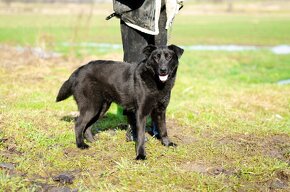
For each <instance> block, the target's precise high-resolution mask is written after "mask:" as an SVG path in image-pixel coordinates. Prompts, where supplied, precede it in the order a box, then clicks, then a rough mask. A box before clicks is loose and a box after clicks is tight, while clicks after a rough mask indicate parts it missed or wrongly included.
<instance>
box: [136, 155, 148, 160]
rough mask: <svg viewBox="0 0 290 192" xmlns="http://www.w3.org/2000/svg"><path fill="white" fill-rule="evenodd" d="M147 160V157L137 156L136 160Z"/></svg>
mask: <svg viewBox="0 0 290 192" xmlns="http://www.w3.org/2000/svg"><path fill="white" fill-rule="evenodd" d="M145 159H146V155H141V154H139V155H137V157H136V160H145Z"/></svg>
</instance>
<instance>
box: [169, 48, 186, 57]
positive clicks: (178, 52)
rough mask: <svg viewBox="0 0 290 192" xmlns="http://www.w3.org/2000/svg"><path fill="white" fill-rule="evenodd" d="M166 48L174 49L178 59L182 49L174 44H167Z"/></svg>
mask: <svg viewBox="0 0 290 192" xmlns="http://www.w3.org/2000/svg"><path fill="white" fill-rule="evenodd" d="M168 49H170V50H172V51H174V53H175V54H176V55H177V57H178V59H179V58H180V57H181V55H182V54H183V51H184V50H183V49H181V48H180V47H178V46H176V45H169V46H168Z"/></svg>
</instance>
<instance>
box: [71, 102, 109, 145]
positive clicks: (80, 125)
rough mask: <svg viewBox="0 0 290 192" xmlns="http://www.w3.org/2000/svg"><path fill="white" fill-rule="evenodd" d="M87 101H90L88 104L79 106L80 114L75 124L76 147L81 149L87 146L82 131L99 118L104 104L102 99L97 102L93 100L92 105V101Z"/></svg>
mask: <svg viewBox="0 0 290 192" xmlns="http://www.w3.org/2000/svg"><path fill="white" fill-rule="evenodd" d="M87 103H90V105H89V106H88V105H85V106H82V107H81V108H80V116H79V118H78V120H77V122H76V126H75V134H76V144H77V147H78V148H81V149H86V148H88V147H89V146H88V145H87V144H86V143H85V142H84V135H85V134H84V133H85V132H86V130H87V129H88V128H89V127H90V126H91V125H92V124H93V123H95V122H96V121H97V120H98V119H99V116H100V113H101V112H102V107H103V104H104V103H103V102H102V101H99V102H97V100H95V101H94V105H92V102H87Z"/></svg>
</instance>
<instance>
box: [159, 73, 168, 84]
mask: <svg viewBox="0 0 290 192" xmlns="http://www.w3.org/2000/svg"><path fill="white" fill-rule="evenodd" d="M159 79H160V81H162V82H165V81H166V80H167V79H168V75H159Z"/></svg>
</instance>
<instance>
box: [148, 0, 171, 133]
mask: <svg viewBox="0 0 290 192" xmlns="http://www.w3.org/2000/svg"><path fill="white" fill-rule="evenodd" d="M165 10H166V9H165V4H164V1H162V7H161V13H160V17H159V21H158V27H159V34H158V35H156V36H154V45H157V46H165V45H167V30H166V29H165V26H166V20H167V16H166V11H165ZM148 133H149V134H150V135H152V136H153V137H156V138H157V139H159V138H160V131H159V127H158V124H157V122H155V121H154V119H152V121H151V127H150V130H149V131H148Z"/></svg>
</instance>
